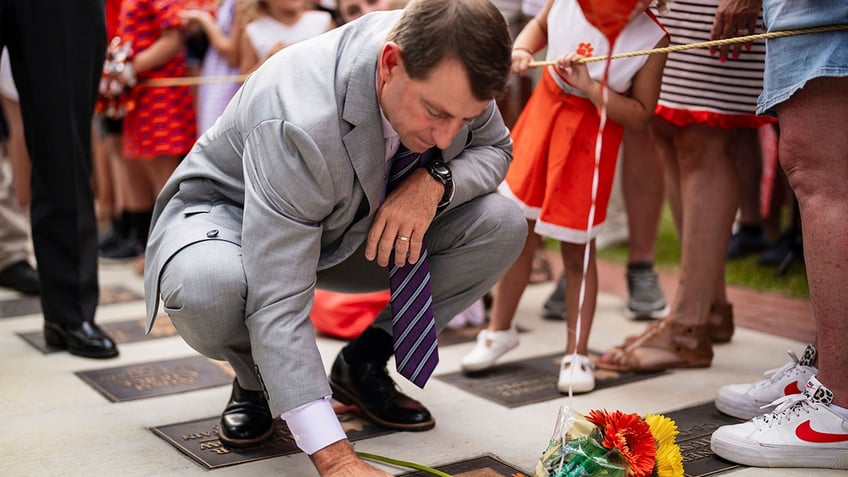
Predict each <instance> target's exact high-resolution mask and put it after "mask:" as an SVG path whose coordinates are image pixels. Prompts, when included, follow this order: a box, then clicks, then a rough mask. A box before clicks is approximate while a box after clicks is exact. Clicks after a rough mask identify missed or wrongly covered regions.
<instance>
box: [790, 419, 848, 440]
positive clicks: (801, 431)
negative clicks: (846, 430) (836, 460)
mask: <svg viewBox="0 0 848 477" xmlns="http://www.w3.org/2000/svg"><path fill="white" fill-rule="evenodd" d="M795 435H796V436H798V439H801V440H802V441H806V442H815V443H819V444H821V443H826V442H848V434H831V433H829V432H819V431H817V430H815V429H813V427H812V426H811V425H810V420H809V419H808V420H806V421H804V422H802V423H801V425H800V426H798V427H796V428H795Z"/></svg>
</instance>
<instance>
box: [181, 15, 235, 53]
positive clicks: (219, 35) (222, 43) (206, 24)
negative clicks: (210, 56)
mask: <svg viewBox="0 0 848 477" xmlns="http://www.w3.org/2000/svg"><path fill="white" fill-rule="evenodd" d="M180 19H181V20H182V21H183V23H184V24H186V25H192V24H197V25H199V26H200V27H201V28H203V31H204V32H205V33H206V37H207V38H208V39H209V45H210V46H211V47H212V48H215V50H216V51H217V52H218V53H220V54H221V56H222V57H224V58H225V59H226V60H227V63H229V64H230V66H238V64H239V62H238V53H239V43H238V38H239V37H240V35H241V32H240V29H239V22H236V21H233V26H232V29H231V31H230V36H227V34H225V33H224V31H223V30H221V27H219V26H218V24H217V23H215V18H213V17H212V15H211V14H210V13H209V12H207V11H206V10H183V11H181V12H180ZM241 28H243V27H241Z"/></svg>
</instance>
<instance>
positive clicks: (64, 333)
mask: <svg viewBox="0 0 848 477" xmlns="http://www.w3.org/2000/svg"><path fill="white" fill-rule="evenodd" d="M44 341H46V342H47V344H48V345H50V346H52V347H54V348H66V349H67V350H68V352H69V353H71V354H73V355H77V356H82V357H83V358H114V357H115V356H118V347H117V346H116V345H115V342H114V341H112V338H110V337H109V335H107V334H106V333H104V332H103V330H101V329H100V328H99V327H98V326H97V325H95V324H94V323H91V322H89V321H84V322H82V323H81V324H74V325H59V324H56V323H51V322H49V321H45V322H44Z"/></svg>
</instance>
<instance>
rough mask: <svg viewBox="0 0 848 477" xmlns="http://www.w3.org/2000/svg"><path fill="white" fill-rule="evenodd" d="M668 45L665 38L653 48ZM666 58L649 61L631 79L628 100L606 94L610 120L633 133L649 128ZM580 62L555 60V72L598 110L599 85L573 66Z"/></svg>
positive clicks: (584, 70)
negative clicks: (630, 90) (631, 83)
mask: <svg viewBox="0 0 848 477" xmlns="http://www.w3.org/2000/svg"><path fill="white" fill-rule="evenodd" d="M668 44H669V41H668V37H667V36H664V37H663V38H662V39H661V40H660V41H658V42H657V44H656V45H655V46H654V47H655V48H662V47H665V46H668ZM667 56H668V55H667V54H665V53H661V54H655V55H650V56H649V57H648V59H647V61H645V64H644V65H642V68H640V69H639V71H638V72H637V73H636V75H634V77H633V85H632V92H631V95H630V96H625V95H623V94H620V93H616V92H615V91H612V90H608V102H607V115H608V116H609V118H610V119H612V120H613V121H615V122H617V123H619V124H621V125H622V126H624V127H625V128H627V129H630V130H633V131H642V130H644V129H645V128H646V127H647V126H648V122H649V121H650V119H651V118H652V117H653V116H654V109H655V108H656V106H657V100H658V99H659V96H660V85H661V83H662V74H663V68H664V67H665V61H666V57H667ZM579 58H582V57H581V56H580V55H578V54H577V53H574V52H571V53H567V54H565V55H562V56H560V57H559V58H558V59H557V65H556V68H557V72H558V73H559V74H560V76H562V78H563V79H564V80H565V81H567V82H568V84H570V85H571V86H573V87H575V88H577V89H579V90H580V91H581V92H583V94H585V95H586V97H587V98H589V100H590V101H592V103H593V104H594V105H595V106H597V107H599V108H600V107H601V105H602V104H603V92H602V90H601V83H600V82H598V81H595V80H593V79H592V78H591V77H590V76H589V72H588V69H587V68H586V65H585V64H573V63H572V62H573V61H575V60H577V59H579Z"/></svg>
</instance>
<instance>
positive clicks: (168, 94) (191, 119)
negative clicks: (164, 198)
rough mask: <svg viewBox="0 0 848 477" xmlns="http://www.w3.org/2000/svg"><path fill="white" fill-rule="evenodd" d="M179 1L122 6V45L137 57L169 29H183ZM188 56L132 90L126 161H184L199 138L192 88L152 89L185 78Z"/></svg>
mask: <svg viewBox="0 0 848 477" xmlns="http://www.w3.org/2000/svg"><path fill="white" fill-rule="evenodd" d="M182 9H183V5H182V2H181V1H180V0H123V1H122V2H121V14H120V20H119V22H118V35H119V36H120V37H121V40H122V41H124V42H126V41H131V42H132V49H133V52H134V53H135V54H138V53H139V52H140V51H144V50H145V49H147V48H149V47H150V46H151V45H152V44H153V43H154V42H155V41H156V40H157V39H158V38H159V37H160V36H161V34H162V32H163V31H165V30H166V29H168V28H180V19H179V17H178V16H177V13H178V12H179V11H180V10H182ZM185 59H186V57H185V51H181V52H180V53H179V54H177V55H176V56H174V57H173V58H171V59H170V60H168V62H167V63H165V64H164V65H162V66H160V67H158V68H154V69H152V70H148V71H143V72H139V73H138V82H139V86H136V88H135V89H134V90H133V97H134V99H135V108H134V109H133V110H131V111H130V112H129V113H127V116H126V118H124V150H123V153H124V157H125V158H127V159H142V160H150V159H154V158H156V157H160V156H177V157H178V156H183V155H185V154H186V153H187V152H188V151H189V149H191V147H192V145H193V144H194V141H195V139H196V137H197V124H196V119H195V110H194V99H193V97H192V93H191V89H190V87H188V86H167V87H147V86H144V85H143V83H144V82H145V81H146V80H149V79H152V78H177V77H182V76H185V75H186V66H185Z"/></svg>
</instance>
